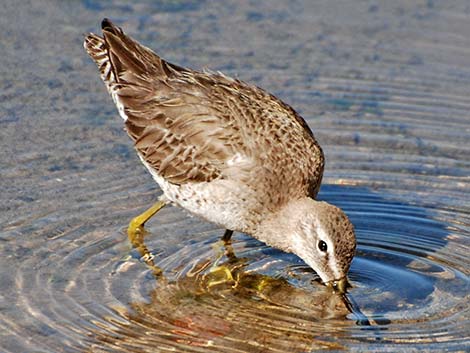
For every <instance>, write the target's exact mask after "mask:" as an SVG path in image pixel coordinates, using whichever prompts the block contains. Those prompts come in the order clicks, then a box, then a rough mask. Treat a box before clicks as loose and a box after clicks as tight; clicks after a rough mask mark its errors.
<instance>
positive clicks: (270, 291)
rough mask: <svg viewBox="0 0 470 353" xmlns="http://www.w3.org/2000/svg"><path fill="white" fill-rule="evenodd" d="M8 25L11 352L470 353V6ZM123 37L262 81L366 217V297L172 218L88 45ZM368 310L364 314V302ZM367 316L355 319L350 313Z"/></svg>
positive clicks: (29, 18)
mask: <svg viewBox="0 0 470 353" xmlns="http://www.w3.org/2000/svg"><path fill="white" fill-rule="evenodd" d="M4 7H5V8H4V9H3V10H2V16H0V29H1V33H2V34H3V35H2V36H1V38H0V48H1V50H2V59H1V60H2V67H3V68H4V70H3V72H2V76H1V78H0V80H1V87H2V90H1V91H0V102H1V104H0V164H1V168H0V189H1V190H2V192H1V193H0V269H1V270H0V327H2V330H0V351H1V352H146V351H148V352H155V351H159V352H160V351H161V352H164V351H184V352H206V351H214V352H221V351H223V352H248V351H249V352H271V351H272V352H286V351H294V352H309V351H316V350H331V351H389V352H396V351H406V352H414V351H443V350H447V351H467V350H468V349H469V347H470V326H469V320H468V318H469V317H470V315H469V314H470V313H469V309H470V305H469V289H470V280H469V274H470V260H469V258H468V253H469V250H470V207H469V202H468V200H469V194H470V193H469V187H470V178H469V175H470V159H469V157H468V156H469V155H470V144H469V140H470V113H469V112H470V109H469V108H470V103H469V101H468V92H469V87H470V65H469V64H470V56H469V54H470V53H469V49H468V48H470V39H469V38H470V5H468V4H467V2H465V1H460V2H459V1H455V2H452V4H450V2H439V3H438V2H433V1H427V2H422V1H414V2H410V1H394V2H388V4H387V5H385V4H384V2H373V1H354V2H352V1H343V2H327V1H323V2H317V3H316V4H314V5H312V4H311V2H309V1H291V2H281V1H269V2H268V1H266V2H264V1H261V2H260V1H257V2H236V1H233V2H232V1H226V2H223V4H222V2H209V1H201V2H197V1H174V0H172V1H170V0H168V1H161V2H148V1H139V2H135V3H134V4H133V5H129V4H127V3H126V2H124V1H111V0H110V1H104V2H98V1H90V0H84V1H76V2H64V3H62V2H61V3H57V2H53V1H34V2H31V3H29V4H28V3H27V2H21V3H17V2H13V1H11V2H7V4H6V5H5V6H4ZM104 16H107V17H110V18H111V19H113V20H115V21H116V22H117V23H118V24H119V25H121V26H123V27H124V28H125V30H126V31H127V32H128V33H130V34H132V35H134V36H135V37H136V38H137V39H139V40H141V41H142V42H144V43H146V44H147V45H148V46H149V47H152V48H154V49H156V50H157V51H158V52H159V53H161V54H162V55H163V56H164V57H165V58H167V59H169V60H172V61H174V62H175V63H178V64H181V65H187V66H191V67H194V68H201V67H210V68H212V69H215V70H221V71H223V72H225V73H227V74H229V75H233V76H237V77H239V78H241V79H244V80H247V81H250V82H252V83H255V84H257V85H259V86H262V87H264V88H266V89H268V90H269V91H271V92H273V93H275V94H276V95H278V96H279V97H281V98H282V99H283V100H285V101H286V102H288V103H290V104H291V105H292V106H294V107H295V108H296V109H297V110H298V111H299V112H300V113H301V114H302V115H303V116H304V117H305V118H306V119H307V121H308V123H309V125H310V126H311V127H312V129H313V131H314V133H315V135H316V137H317V139H318V140H319V141H320V143H321V145H322V146H323V148H324V151H325V154H326V157H327V166H326V173H325V178H324V182H323V186H322V189H321V191H320V195H319V196H320V198H321V199H324V200H327V201H329V202H332V203H334V204H336V205H338V206H340V207H342V208H343V209H344V210H345V211H346V213H347V214H348V215H349V216H350V218H351V220H352V221H353V223H354V225H355V227H356V231H357V236H358V242H359V244H358V252H357V256H356V258H355V259H354V261H353V264H352V268H351V271H350V280H351V283H352V288H351V289H350V290H349V292H348V294H347V300H345V299H344V298H342V297H340V296H338V295H332V294H331V293H330V292H329V291H328V290H327V289H326V288H325V287H323V286H322V285H320V284H319V283H318V282H317V276H316V275H315V273H313V272H312V271H311V270H309V268H308V267H307V266H306V265H305V264H303V263H302V261H300V260H299V259H298V258H297V257H295V256H293V255H288V254H284V253H282V252H280V251H277V250H274V249H271V248H269V247H266V246H265V245H264V244H262V243H260V242H257V241H255V240H254V239H252V238H250V237H248V236H246V235H243V234H235V235H234V238H233V242H232V249H230V248H223V247H222V246H220V244H219V243H218V242H217V240H218V239H219V238H220V236H221V235H222V233H223V230H220V229H217V228H215V227H214V226H213V225H211V224H208V223H205V222H203V221H201V220H198V219H196V218H191V217H189V216H188V215H187V214H186V213H185V212H183V211H181V210H179V209H176V208H172V207H167V208H165V209H163V210H162V211H161V212H160V213H159V214H158V216H156V217H155V218H154V219H152V220H151V221H150V222H149V223H148V226H147V228H148V230H149V232H150V233H151V234H150V235H149V236H148V237H147V238H146V244H147V246H148V248H149V249H150V251H151V252H152V253H153V254H154V255H155V262H156V263H157V264H158V265H159V266H160V267H161V268H163V269H164V277H162V278H158V279H156V278H155V277H154V276H153V275H152V273H151V271H150V270H149V269H148V268H147V267H146V266H145V264H143V263H142V262H141V261H140V260H139V254H138V253H137V252H136V251H135V250H132V249H131V247H130V245H129V243H128V241H127V238H126V235H125V228H126V226H127V223H128V221H129V220H130V219H131V218H132V217H133V216H135V215H137V214H138V213H139V212H141V211H143V210H144V209H145V208H146V207H148V206H150V205H151V204H152V202H153V201H155V200H156V198H157V196H158V195H159V189H158V187H157V186H156V185H155V184H154V182H153V181H152V179H151V177H150V176H149V175H148V174H147V173H146V171H145V170H144V168H143V167H141V165H140V162H139V161H138V158H136V156H135V154H134V152H133V150H132V146H131V143H130V140H129V139H128V138H127V136H125V133H124V132H123V130H122V122H121V121H120V119H119V118H118V117H117V114H116V111H115V108H114V107H113V105H112V102H111V99H110V98H109V97H108V96H107V94H106V93H105V90H104V87H103V85H102V83H101V82H100V80H99V78H98V73H97V70H96V68H95V67H94V65H93V64H92V62H91V60H89V59H88V58H87V57H86V54H85V53H84V51H83V49H82V47H81V41H82V38H83V37H82V33H84V32H87V31H97V30H98V28H99V22H100V20H101V18H102V17H104ZM348 302H349V304H347V303H348ZM351 307H352V309H353V310H352V312H351Z"/></svg>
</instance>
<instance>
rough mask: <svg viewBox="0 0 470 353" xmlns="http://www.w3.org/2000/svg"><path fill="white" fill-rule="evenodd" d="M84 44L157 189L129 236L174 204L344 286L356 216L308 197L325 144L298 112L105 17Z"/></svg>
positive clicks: (227, 238)
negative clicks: (149, 43)
mask: <svg viewBox="0 0 470 353" xmlns="http://www.w3.org/2000/svg"><path fill="white" fill-rule="evenodd" d="M101 28H102V36H99V35H96V34H93V33H89V34H87V35H86V36H85V40H84V48H85V50H86V52H87V53H88V55H89V56H90V57H91V58H92V60H93V61H94V62H95V63H96V65H97V66H98V69H99V72H100V75H101V79H102V80H103V82H104V83H105V86H106V88H107V90H108V92H109V94H110V95H111V97H112V99H113V101H114V103H115V105H116V107H117V109H118V112H119V115H120V116H121V117H122V119H123V120H124V125H125V130H126V131H127V134H128V135H129V136H130V138H131V139H132V140H133V142H134V148H135V149H136V151H137V155H138V157H139V158H140V160H141V161H142V163H143V164H144V166H145V167H146V168H147V169H148V171H149V172H150V174H151V175H152V177H153V179H154V180H155V181H156V182H157V183H158V184H159V186H160V188H161V190H162V192H163V193H162V195H161V196H160V197H159V199H158V202H156V203H155V204H154V205H153V206H152V207H150V208H149V209H148V210H147V211H145V212H144V213H142V214H141V215H139V216H137V217H135V218H133V219H132V220H131V221H130V223H129V227H128V235H129V237H130V238H131V237H135V236H136V234H137V235H139V234H142V233H143V232H144V230H145V229H144V224H145V223H146V222H147V221H148V220H149V219H150V218H151V217H153V216H154V214H156V213H157V212H158V211H159V210H160V209H161V208H162V207H164V206H165V205H167V204H172V205H176V206H179V207H181V208H183V209H186V210H187V211H189V212H190V213H191V214H194V215H196V216H198V217H200V218H202V219H204V220H207V221H209V222H212V223H214V224H216V225H218V226H219V227H222V228H224V229H226V231H225V233H224V235H223V237H222V238H223V240H224V241H230V238H231V236H232V234H233V232H234V231H237V232H242V233H245V234H248V235H250V236H252V237H254V238H256V239H258V240H259V241H261V242H264V243H265V244H267V245H268V246H271V247H274V248H277V249H280V250H282V251H284V252H288V253H293V254H295V255H297V256H298V257H300V259H302V260H303V261H304V262H305V263H306V264H307V265H308V266H309V267H311V268H312V269H313V270H314V271H315V272H316V273H317V274H318V276H319V277H320V279H321V281H322V282H323V283H324V284H325V285H327V286H328V287H331V288H333V290H336V291H338V292H342V293H344V291H345V290H346V288H347V286H349V282H348V280H347V273H348V271H349V268H350V265H351V262H352V259H353V257H354V254H355V249H356V236H355V231H354V226H353V224H352V223H351V221H350V220H349V218H348V217H347V215H346V214H345V213H344V212H343V211H342V210H341V209H340V208H339V207H337V206H334V205H332V204H329V203H327V202H325V201H319V200H317V199H316V197H317V194H318V191H319V188H320V184H321V180H322V176H323V170H324V166H325V157H324V153H323V151H322V149H321V147H320V145H319V144H318V142H317V140H316V139H315V137H314V134H313V132H312V131H311V129H310V128H309V126H308V125H307V123H306V122H305V120H304V119H303V118H302V117H301V116H300V115H299V114H298V113H297V112H296V111H295V110H294V109H293V108H292V107H291V106H289V105H288V104H286V103H284V102H282V101H281V100H280V99H278V98H276V97H275V96H274V95H272V94H270V93H268V92H267V91H265V90H263V89H262V88H259V87H257V86H255V85H252V84H248V83H245V82H243V81H242V80H240V79H235V78H231V77H229V76H227V75H225V74H223V73H221V72H218V71H217V72H215V71H210V70H207V69H205V70H193V69H189V68H184V67H181V66H178V65H176V64H172V63H170V62H168V61H165V60H164V59H162V58H161V57H160V56H159V55H157V54H156V53H155V52H154V51H153V50H151V49H149V48H148V47H146V46H144V45H142V44H140V43H138V42H137V41H136V40H134V39H133V38H131V37H130V36H128V35H127V34H125V33H124V31H123V30H122V28H120V27H118V26H116V25H114V24H113V23H112V22H111V21H110V20H109V19H107V18H105V19H103V21H102V23H101Z"/></svg>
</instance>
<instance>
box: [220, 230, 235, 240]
mask: <svg viewBox="0 0 470 353" xmlns="http://www.w3.org/2000/svg"><path fill="white" fill-rule="evenodd" d="M232 234H233V230H230V229H226V230H225V233H224V235H223V236H222V240H223V241H224V243H228V242H229V241H230V239H231V238H232Z"/></svg>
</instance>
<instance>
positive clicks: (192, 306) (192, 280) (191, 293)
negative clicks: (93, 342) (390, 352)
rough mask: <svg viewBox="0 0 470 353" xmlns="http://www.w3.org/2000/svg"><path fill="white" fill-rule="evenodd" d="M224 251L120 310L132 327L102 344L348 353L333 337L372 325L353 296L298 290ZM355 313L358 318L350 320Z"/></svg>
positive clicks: (317, 288) (161, 279)
mask: <svg viewBox="0 0 470 353" xmlns="http://www.w3.org/2000/svg"><path fill="white" fill-rule="evenodd" d="M219 245H220V247H219V248H218V249H217V250H216V253H217V254H218V256H216V260H215V261H214V260H213V259H212V260H211V259H206V260H201V261H199V262H198V263H197V265H195V266H194V267H193V268H192V270H191V271H189V272H188V273H186V274H185V275H184V276H181V277H180V278H178V279H176V280H169V279H168V278H166V277H165V276H164V275H161V274H158V275H157V276H156V281H157V287H156V288H155V289H154V290H152V292H151V293H150V294H149V296H148V300H147V301H145V302H144V301H140V302H139V301H136V302H131V303H130V305H129V307H127V308H114V309H115V310H116V311H117V312H118V314H119V316H121V317H122V316H123V317H125V318H126V323H125V325H122V326H121V325H116V320H115V319H114V320H113V327H114V328H113V330H112V335H107V334H106V335H104V336H103V335H102V334H100V341H103V340H104V341H107V342H109V340H110V339H111V340H119V341H121V342H120V343H119V344H120V345H121V344H124V342H122V341H125V344H126V346H127V347H129V348H128V351H129V352H132V351H134V350H133V348H132V347H134V346H135V347H136V351H137V347H139V346H141V345H142V344H145V345H147V346H149V347H151V346H155V347H157V346H158V347H167V346H168V347H170V346H171V347H173V348H174V349H177V350H178V349H179V350H184V347H187V346H214V345H215V346H219V347H220V349H222V348H228V347H231V348H237V349H242V351H250V352H257V351H260V352H261V351H266V349H268V350H269V349H278V350H282V351H311V350H314V349H341V348H343V347H341V346H340V345H339V344H338V343H337V342H336V339H334V337H336V338H339V337H340V336H343V335H344V334H346V332H347V330H348V327H351V326H354V325H356V324H357V323H359V324H362V325H368V324H369V322H368V321H367V318H365V316H363V315H362V314H360V315H359V314H358V312H359V313H360V311H358V308H357V307H355V305H354V303H353V302H352V301H350V300H348V299H347V298H348V297H347V296H348V295H349V294H347V295H339V294H336V293H334V292H333V291H332V290H331V289H328V288H327V287H325V286H323V285H320V284H316V283H314V284H312V286H311V287H310V288H302V287H297V286H294V285H293V284H291V283H289V281H288V280H287V279H284V278H274V277H270V276H267V275H264V274H260V273H256V272H254V271H250V270H249V268H248V267H249V266H248V260H247V259H246V258H243V257H241V258H238V257H237V256H236V255H235V253H234V251H233V248H232V246H231V244H230V243H229V242H226V243H222V242H220V243H219ZM153 272H154V273H157V272H158V271H153ZM351 312H352V313H353V315H355V316H353V317H352V320H348V319H347V318H351ZM361 315H362V316H361ZM107 332H109V330H108V331H107ZM116 344H117V342H116Z"/></svg>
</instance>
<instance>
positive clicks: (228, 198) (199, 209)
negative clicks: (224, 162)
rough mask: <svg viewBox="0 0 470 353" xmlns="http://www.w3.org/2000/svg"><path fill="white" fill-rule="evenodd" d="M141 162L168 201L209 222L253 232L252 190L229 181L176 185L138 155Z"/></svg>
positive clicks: (227, 227)
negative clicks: (250, 205) (250, 204)
mask: <svg viewBox="0 0 470 353" xmlns="http://www.w3.org/2000/svg"><path fill="white" fill-rule="evenodd" d="M139 157H140V159H141V160H142V163H143V164H144V165H145V166H146V167H147V169H148V170H149V171H150V173H151V174H152V177H153V178H154V179H155V181H156V182H157V183H158V185H160V188H161V189H162V191H163V194H164V196H165V198H166V199H167V200H168V201H170V202H172V203H174V204H176V205H178V206H180V207H182V208H184V209H186V210H188V211H189V212H191V213H192V214H194V215H197V216H199V217H201V218H203V219H206V220H208V221H209V222H212V223H215V224H217V225H219V226H221V227H223V228H226V229H231V230H236V231H241V232H246V233H250V232H251V231H252V229H253V224H252V222H250V220H254V216H255V215H253V214H251V215H249V214H247V213H250V211H249V209H250V208H251V207H249V203H250V200H253V199H254V197H253V196H254V195H252V194H253V191H252V190H250V189H248V188H247V187H245V186H243V185H240V184H238V183H234V182H233V181H230V180H223V179H221V180H213V181H211V182H200V183H186V184H183V185H175V184H171V183H169V182H167V181H166V180H165V179H164V178H163V177H161V176H160V175H158V173H157V172H156V171H155V170H154V169H153V168H152V167H151V166H150V165H149V164H148V163H147V162H145V160H144V159H143V158H142V157H141V156H140V155H139Z"/></svg>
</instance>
